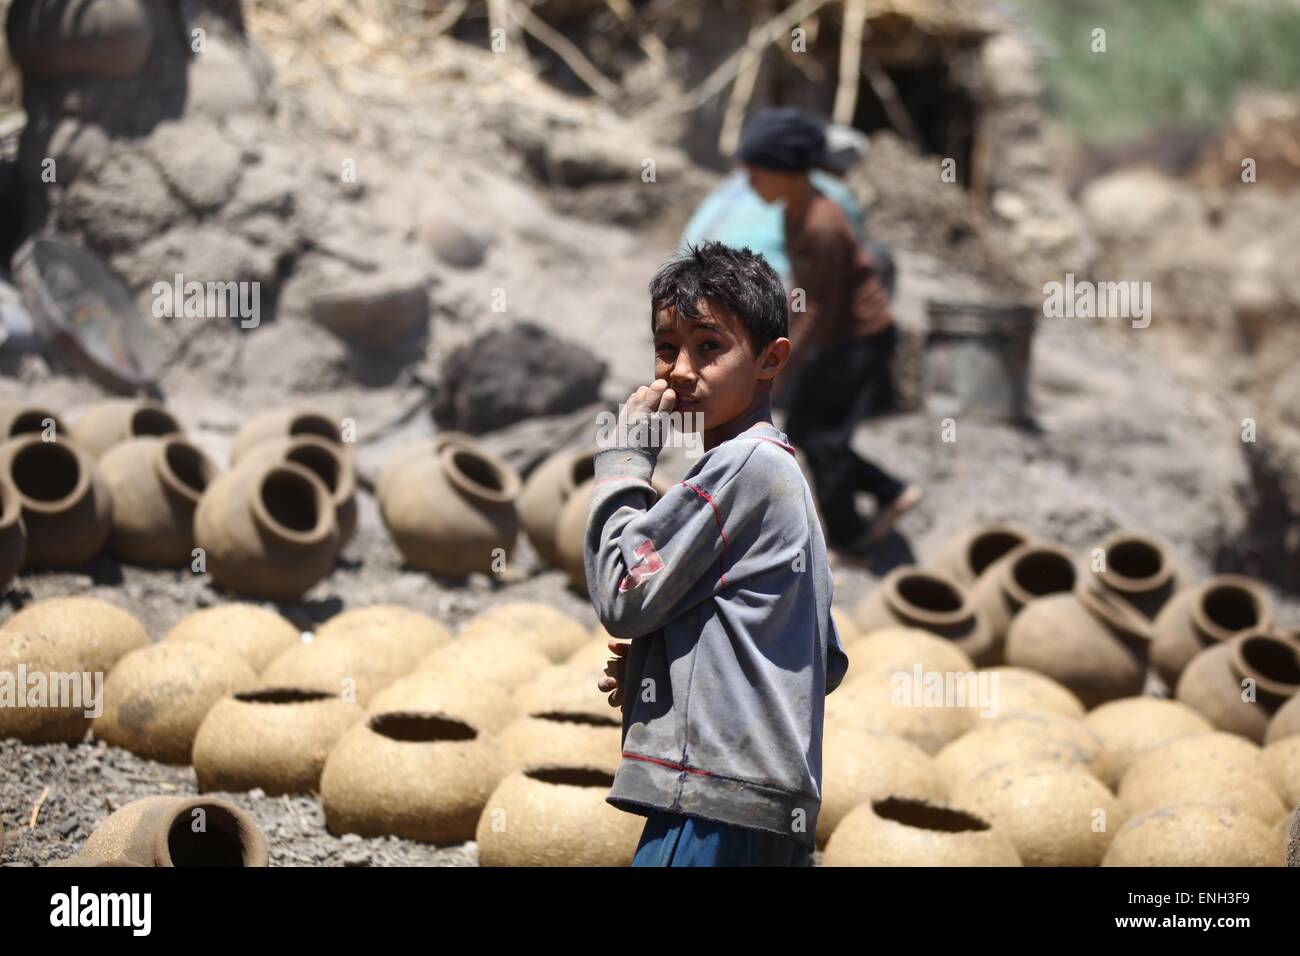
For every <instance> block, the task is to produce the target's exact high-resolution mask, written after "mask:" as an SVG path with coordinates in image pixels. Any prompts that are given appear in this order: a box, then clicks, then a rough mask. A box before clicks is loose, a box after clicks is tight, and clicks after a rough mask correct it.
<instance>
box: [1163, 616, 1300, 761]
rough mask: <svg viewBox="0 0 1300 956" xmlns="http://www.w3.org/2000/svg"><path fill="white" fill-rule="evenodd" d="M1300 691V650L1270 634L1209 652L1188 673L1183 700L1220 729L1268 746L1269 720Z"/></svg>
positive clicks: (1251, 634) (1250, 634)
mask: <svg viewBox="0 0 1300 956" xmlns="http://www.w3.org/2000/svg"><path fill="white" fill-rule="evenodd" d="M1297 691H1300V649H1297V647H1296V646H1295V645H1294V644H1292V643H1291V642H1290V641H1288V640H1286V639H1284V638H1280V637H1274V636H1272V635H1271V634H1269V633H1268V632H1267V631H1264V630H1252V631H1246V632H1245V633H1242V634H1238V635H1237V636H1236V637H1234V638H1232V639H1231V640H1230V641H1228V642H1227V643H1222V644H1216V645H1215V646H1213V647H1207V648H1206V649H1205V650H1203V651H1201V652H1200V653H1199V654H1197V655H1196V656H1195V657H1194V658H1192V662H1191V663H1190V664H1188V665H1187V667H1186V669H1184V670H1183V674H1182V677H1180V678H1179V679H1178V688H1177V697H1178V699H1179V700H1180V701H1182V702H1183V703H1185V704H1187V706H1189V707H1191V708H1192V709H1193V710H1195V711H1197V712H1198V713H1200V714H1202V715H1204V716H1205V718H1206V719H1207V720H1209V721H1210V723H1212V724H1214V726H1215V727H1217V728H1218V729H1219V730H1226V731H1228V732H1229V733H1234V734H1240V735H1241V736H1243V737H1248V738H1250V739H1251V740H1253V741H1255V742H1256V743H1262V742H1263V741H1264V735H1265V733H1266V731H1267V730H1268V724H1269V721H1270V720H1272V718H1273V715H1274V714H1275V713H1277V711H1278V709H1279V708H1280V707H1281V706H1282V705H1283V704H1284V703H1286V702H1287V700H1289V699H1290V698H1291V697H1293V696H1294V695H1295V694H1296V692H1297Z"/></svg>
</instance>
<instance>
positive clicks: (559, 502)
mask: <svg viewBox="0 0 1300 956" xmlns="http://www.w3.org/2000/svg"><path fill="white" fill-rule="evenodd" d="M595 459H596V455H595V452H594V451H591V450H590V449H587V450H583V451H563V452H560V453H559V454H556V455H552V456H551V457H550V458H548V459H546V460H545V461H544V462H542V463H541V464H540V465H538V466H537V468H535V469H534V470H533V472H532V473H531V474H530V475H529V476H528V480H527V481H526V482H525V483H524V488H523V492H522V493H521V494H520V496H519V519H520V521H521V522H522V524H523V526H524V531H525V533H526V534H527V535H528V540H529V541H531V542H532V545H533V547H534V548H536V549H537V555H538V557H540V558H541V560H542V563H543V564H544V565H546V566H547V567H555V566H556V565H557V564H558V562H559V554H558V553H557V551H556V550H555V530H556V527H557V525H558V524H559V522H560V513H561V512H562V511H563V510H564V504H565V502H566V501H568V500H569V498H571V497H572V496H573V492H574V491H575V490H576V489H577V487H578V486H579V485H581V484H582V483H583V482H584V481H587V480H588V479H589V478H591V477H593V476H594V475H595V473H596V470H595V469H596V464H595Z"/></svg>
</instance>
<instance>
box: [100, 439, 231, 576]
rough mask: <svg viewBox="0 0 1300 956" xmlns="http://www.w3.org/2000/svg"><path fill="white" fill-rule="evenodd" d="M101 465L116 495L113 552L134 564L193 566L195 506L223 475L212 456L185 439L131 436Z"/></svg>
mask: <svg viewBox="0 0 1300 956" xmlns="http://www.w3.org/2000/svg"><path fill="white" fill-rule="evenodd" d="M99 465H100V469H101V470H102V471H103V473H104V480H105V481H106V482H107V484H108V489H109V492H110V493H111V494H112V496H113V532H112V534H111V535H110V536H109V539H108V547H109V550H110V551H112V552H113V553H114V554H116V555H117V556H118V557H119V558H122V559H123V560H125V561H129V562H131V563H132V564H141V565H151V566H157V567H185V566H187V565H189V563H190V562H191V560H193V549H194V510H195V509H196V508H197V507H198V504H199V498H200V497H201V496H202V494H203V492H204V490H205V489H206V488H207V487H208V485H209V484H211V483H212V481H213V479H214V478H215V477H216V475H217V467H216V465H214V464H213V463H212V460H211V459H210V458H208V456H207V455H205V454H204V453H203V452H202V451H200V450H199V448H198V447H197V446H195V445H193V444H192V443H190V442H189V441H186V440H185V439H184V438H179V437H170V438H163V439H159V438H131V439H128V440H127V441H124V442H122V443H120V444H117V445H114V446H113V447H112V448H110V449H109V450H108V451H106V452H105V453H104V456H103V458H101V459H100V463H99Z"/></svg>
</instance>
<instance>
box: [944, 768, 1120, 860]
mask: <svg viewBox="0 0 1300 956" xmlns="http://www.w3.org/2000/svg"><path fill="white" fill-rule="evenodd" d="M952 799H953V802H954V803H956V804H958V805H959V806H963V807H968V808H969V809H970V810H972V811H974V812H975V813H976V814H977V815H979V817H980V818H981V819H984V820H987V821H988V822H989V823H991V824H992V825H993V826H994V827H995V828H997V829H998V830H1000V831H1001V832H1002V833H1003V834H1004V835H1005V836H1006V837H1007V839H1009V840H1010V841H1011V843H1012V845H1013V846H1014V847H1015V848H1016V853H1017V854H1018V855H1019V856H1020V860H1021V862H1022V863H1023V864H1024V865H1025V866H1097V865H1099V864H1100V863H1101V861H1102V858H1103V857H1104V856H1105V855H1106V849H1107V847H1109V846H1110V841H1111V838H1112V836H1113V835H1114V833H1115V831H1116V830H1118V829H1119V827H1120V826H1121V825H1122V824H1123V822H1124V819H1125V816H1124V812H1123V811H1122V810H1121V809H1120V804H1119V801H1118V800H1116V799H1115V795H1114V794H1112V793H1111V792H1110V790H1108V789H1107V788H1106V786H1105V784H1103V783H1102V782H1101V781H1100V780H1098V779H1097V778H1096V777H1094V776H1093V775H1092V774H1090V773H1087V772H1086V771H1083V770H1076V769H1073V768H1070V767H1063V766H1060V765H1058V764H1053V763H1039V762H1032V761H1021V762H1011V763H1003V764H998V765H996V766H993V767H989V768H987V769H986V770H982V771H981V772H980V773H978V774H976V775H975V776H974V777H971V778H970V779H968V780H966V781H965V782H964V783H962V784H961V785H960V786H958V787H957V789H955V790H954V791H953V793H952Z"/></svg>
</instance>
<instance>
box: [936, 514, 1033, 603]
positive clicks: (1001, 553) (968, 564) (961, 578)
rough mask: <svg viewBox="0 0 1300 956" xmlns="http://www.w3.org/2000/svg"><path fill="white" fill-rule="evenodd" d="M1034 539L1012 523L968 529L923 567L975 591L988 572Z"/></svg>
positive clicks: (942, 547) (955, 537) (944, 546)
mask: <svg viewBox="0 0 1300 956" xmlns="http://www.w3.org/2000/svg"><path fill="white" fill-rule="evenodd" d="M1031 537H1032V536H1031V535H1030V533H1029V531H1028V530H1027V529H1025V528H1023V527H1021V526H1020V525H1018V524H1014V523H1010V522H996V523H993V524H987V525H980V526H977V527H973V528H967V529H966V530H964V531H962V532H961V533H960V534H957V535H954V536H953V537H952V538H950V539H948V541H946V542H945V543H944V544H943V545H941V546H940V547H939V549H938V550H937V551H936V552H935V554H934V556H933V558H932V559H931V560H929V561H926V562H924V564H923V565H922V567H923V568H924V569H925V570H927V571H933V572H935V573H936V574H940V575H942V576H944V577H947V578H951V579H952V580H954V581H956V582H957V583H958V584H960V585H962V586H963V587H971V586H972V585H973V584H974V583H975V582H976V580H978V579H979V577H980V576H981V575H982V574H983V573H984V572H985V571H987V570H988V569H989V568H991V567H992V566H993V565H994V564H996V563H997V562H998V561H999V560H1000V559H1001V558H1003V557H1005V556H1006V555H1007V554H1009V553H1011V551H1013V550H1014V549H1015V548H1018V547H1020V546H1021V545H1022V544H1026V543H1028V542H1029V541H1030V539H1031Z"/></svg>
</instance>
